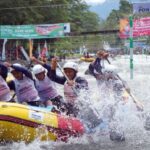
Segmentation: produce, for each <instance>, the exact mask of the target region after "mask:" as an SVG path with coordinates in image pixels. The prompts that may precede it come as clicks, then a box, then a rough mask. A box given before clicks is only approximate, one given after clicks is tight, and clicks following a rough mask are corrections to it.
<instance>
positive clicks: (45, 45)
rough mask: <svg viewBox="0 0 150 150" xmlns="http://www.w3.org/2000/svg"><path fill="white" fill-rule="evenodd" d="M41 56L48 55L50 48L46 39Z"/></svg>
mask: <svg viewBox="0 0 150 150" xmlns="http://www.w3.org/2000/svg"><path fill="white" fill-rule="evenodd" d="M41 57H48V48H47V42H46V41H45V43H44V47H43V49H42V52H41Z"/></svg>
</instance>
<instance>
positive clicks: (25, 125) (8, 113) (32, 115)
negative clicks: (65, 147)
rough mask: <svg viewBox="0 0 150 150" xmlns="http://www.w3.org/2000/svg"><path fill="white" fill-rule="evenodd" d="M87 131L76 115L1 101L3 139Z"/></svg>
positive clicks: (60, 136)
mask: <svg viewBox="0 0 150 150" xmlns="http://www.w3.org/2000/svg"><path fill="white" fill-rule="evenodd" d="M83 133H84V127H83V124H82V123H81V122H80V121H79V120H78V119H76V118H70V117H68V116H63V115H58V114H56V113H52V112H50V110H49V109H46V108H40V107H32V106H26V105H22V104H16V103H9V102H0V141H1V142H10V141H16V142H18V141H25V142H31V141H33V140H34V139H36V138H38V139H40V140H53V141H56V140H62V141H67V140H68V138H69V137H71V136H73V137H78V136H81V135H82V134H83Z"/></svg>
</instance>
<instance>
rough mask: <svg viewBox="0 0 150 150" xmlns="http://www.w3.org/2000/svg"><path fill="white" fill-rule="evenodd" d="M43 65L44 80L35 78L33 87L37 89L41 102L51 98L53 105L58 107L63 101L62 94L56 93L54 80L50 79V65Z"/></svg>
mask: <svg viewBox="0 0 150 150" xmlns="http://www.w3.org/2000/svg"><path fill="white" fill-rule="evenodd" d="M43 67H44V68H45V69H46V70H47V73H46V76H45V78H44V80H42V81H39V80H38V79H36V80H35V87H36V89H37V90H38V93H39V96H40V98H41V100H42V101H43V102H45V101H47V100H51V102H52V104H53V105H56V106H57V108H58V109H59V108H60V107H61V105H62V104H63V103H64V102H63V98H62V96H60V95H59V94H58V93H57V90H56V87H55V84H54V81H52V80H51V67H50V66H49V65H48V64H44V65H43Z"/></svg>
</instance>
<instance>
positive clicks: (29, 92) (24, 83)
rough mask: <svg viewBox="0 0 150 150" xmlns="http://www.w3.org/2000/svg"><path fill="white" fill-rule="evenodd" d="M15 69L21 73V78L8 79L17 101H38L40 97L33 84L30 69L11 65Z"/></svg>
mask: <svg viewBox="0 0 150 150" xmlns="http://www.w3.org/2000/svg"><path fill="white" fill-rule="evenodd" d="M12 68H14V69H15V70H16V71H19V72H22V73H23V79H21V80H17V79H15V80H13V81H10V82H9V83H8V84H9V87H10V89H11V90H14V91H15V93H16V96H17V100H18V102H19V103H23V102H27V103H28V102H36V101H40V97H39V95H38V92H37V90H36V88H35V85H34V80H33V77H32V74H31V72H30V71H28V70H27V69H26V68H24V67H20V66H13V65H12Z"/></svg>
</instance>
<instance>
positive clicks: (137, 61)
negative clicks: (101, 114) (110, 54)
mask: <svg viewBox="0 0 150 150" xmlns="http://www.w3.org/2000/svg"><path fill="white" fill-rule="evenodd" d="M111 62H112V64H113V65H115V66H116V67H117V72H118V74H119V75H120V76H121V77H122V78H123V79H124V80H126V81H127V83H128V85H129V86H130V88H131V92H132V93H133V94H134V95H135V96H136V97H137V98H138V99H139V100H140V101H142V102H143V104H144V106H145V107H144V113H145V112H146V113H147V112H150V109H149V108H150V93H149V90H150V81H149V80H150V76H149V74H150V69H149V68H150V57H149V56H145V55H138V56H134V61H133V63H134V74H133V79H130V68H129V66H130V65H129V56H118V57H116V58H115V59H113V60H111ZM87 66H88V63H85V62H80V71H79V74H80V75H81V76H84V77H86V78H87V80H88V82H89V87H90V90H91V91H92V92H91V93H92V94H90V95H89V96H90V97H91V98H92V99H93V103H95V105H98V104H97V103H98V101H97V99H98V89H97V84H96V81H95V79H94V78H93V77H92V76H90V75H85V74H84V72H85V70H86V69H87ZM56 86H57V85H56ZM59 90H60V91H61V92H62V87H60V86H59ZM118 114H119V115H120V114H121V112H118ZM123 118H124V119H123V120H122V122H121V125H122V127H123V129H124V132H125V136H126V140H125V141H124V142H113V141H111V140H110V139H109V135H108V134H101V133H99V132H95V133H93V134H92V136H91V135H90V136H88V135H84V136H83V137H81V138H78V139H70V140H69V142H68V143H63V142H51V141H46V142H41V141H38V140H35V141H33V142H32V143H29V144H25V143H24V142H21V143H15V142H14V143H12V144H5V145H1V146H0V149H2V150H9V149H10V150H66V149H67V150H79V149H81V150H149V149H150V138H149V136H150V131H146V130H145V129H144V128H143V122H142V121H141V119H139V118H138V117H137V114H135V112H134V111H131V110H130V111H129V112H127V114H126V115H125V116H123ZM91 137H92V138H91Z"/></svg>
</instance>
